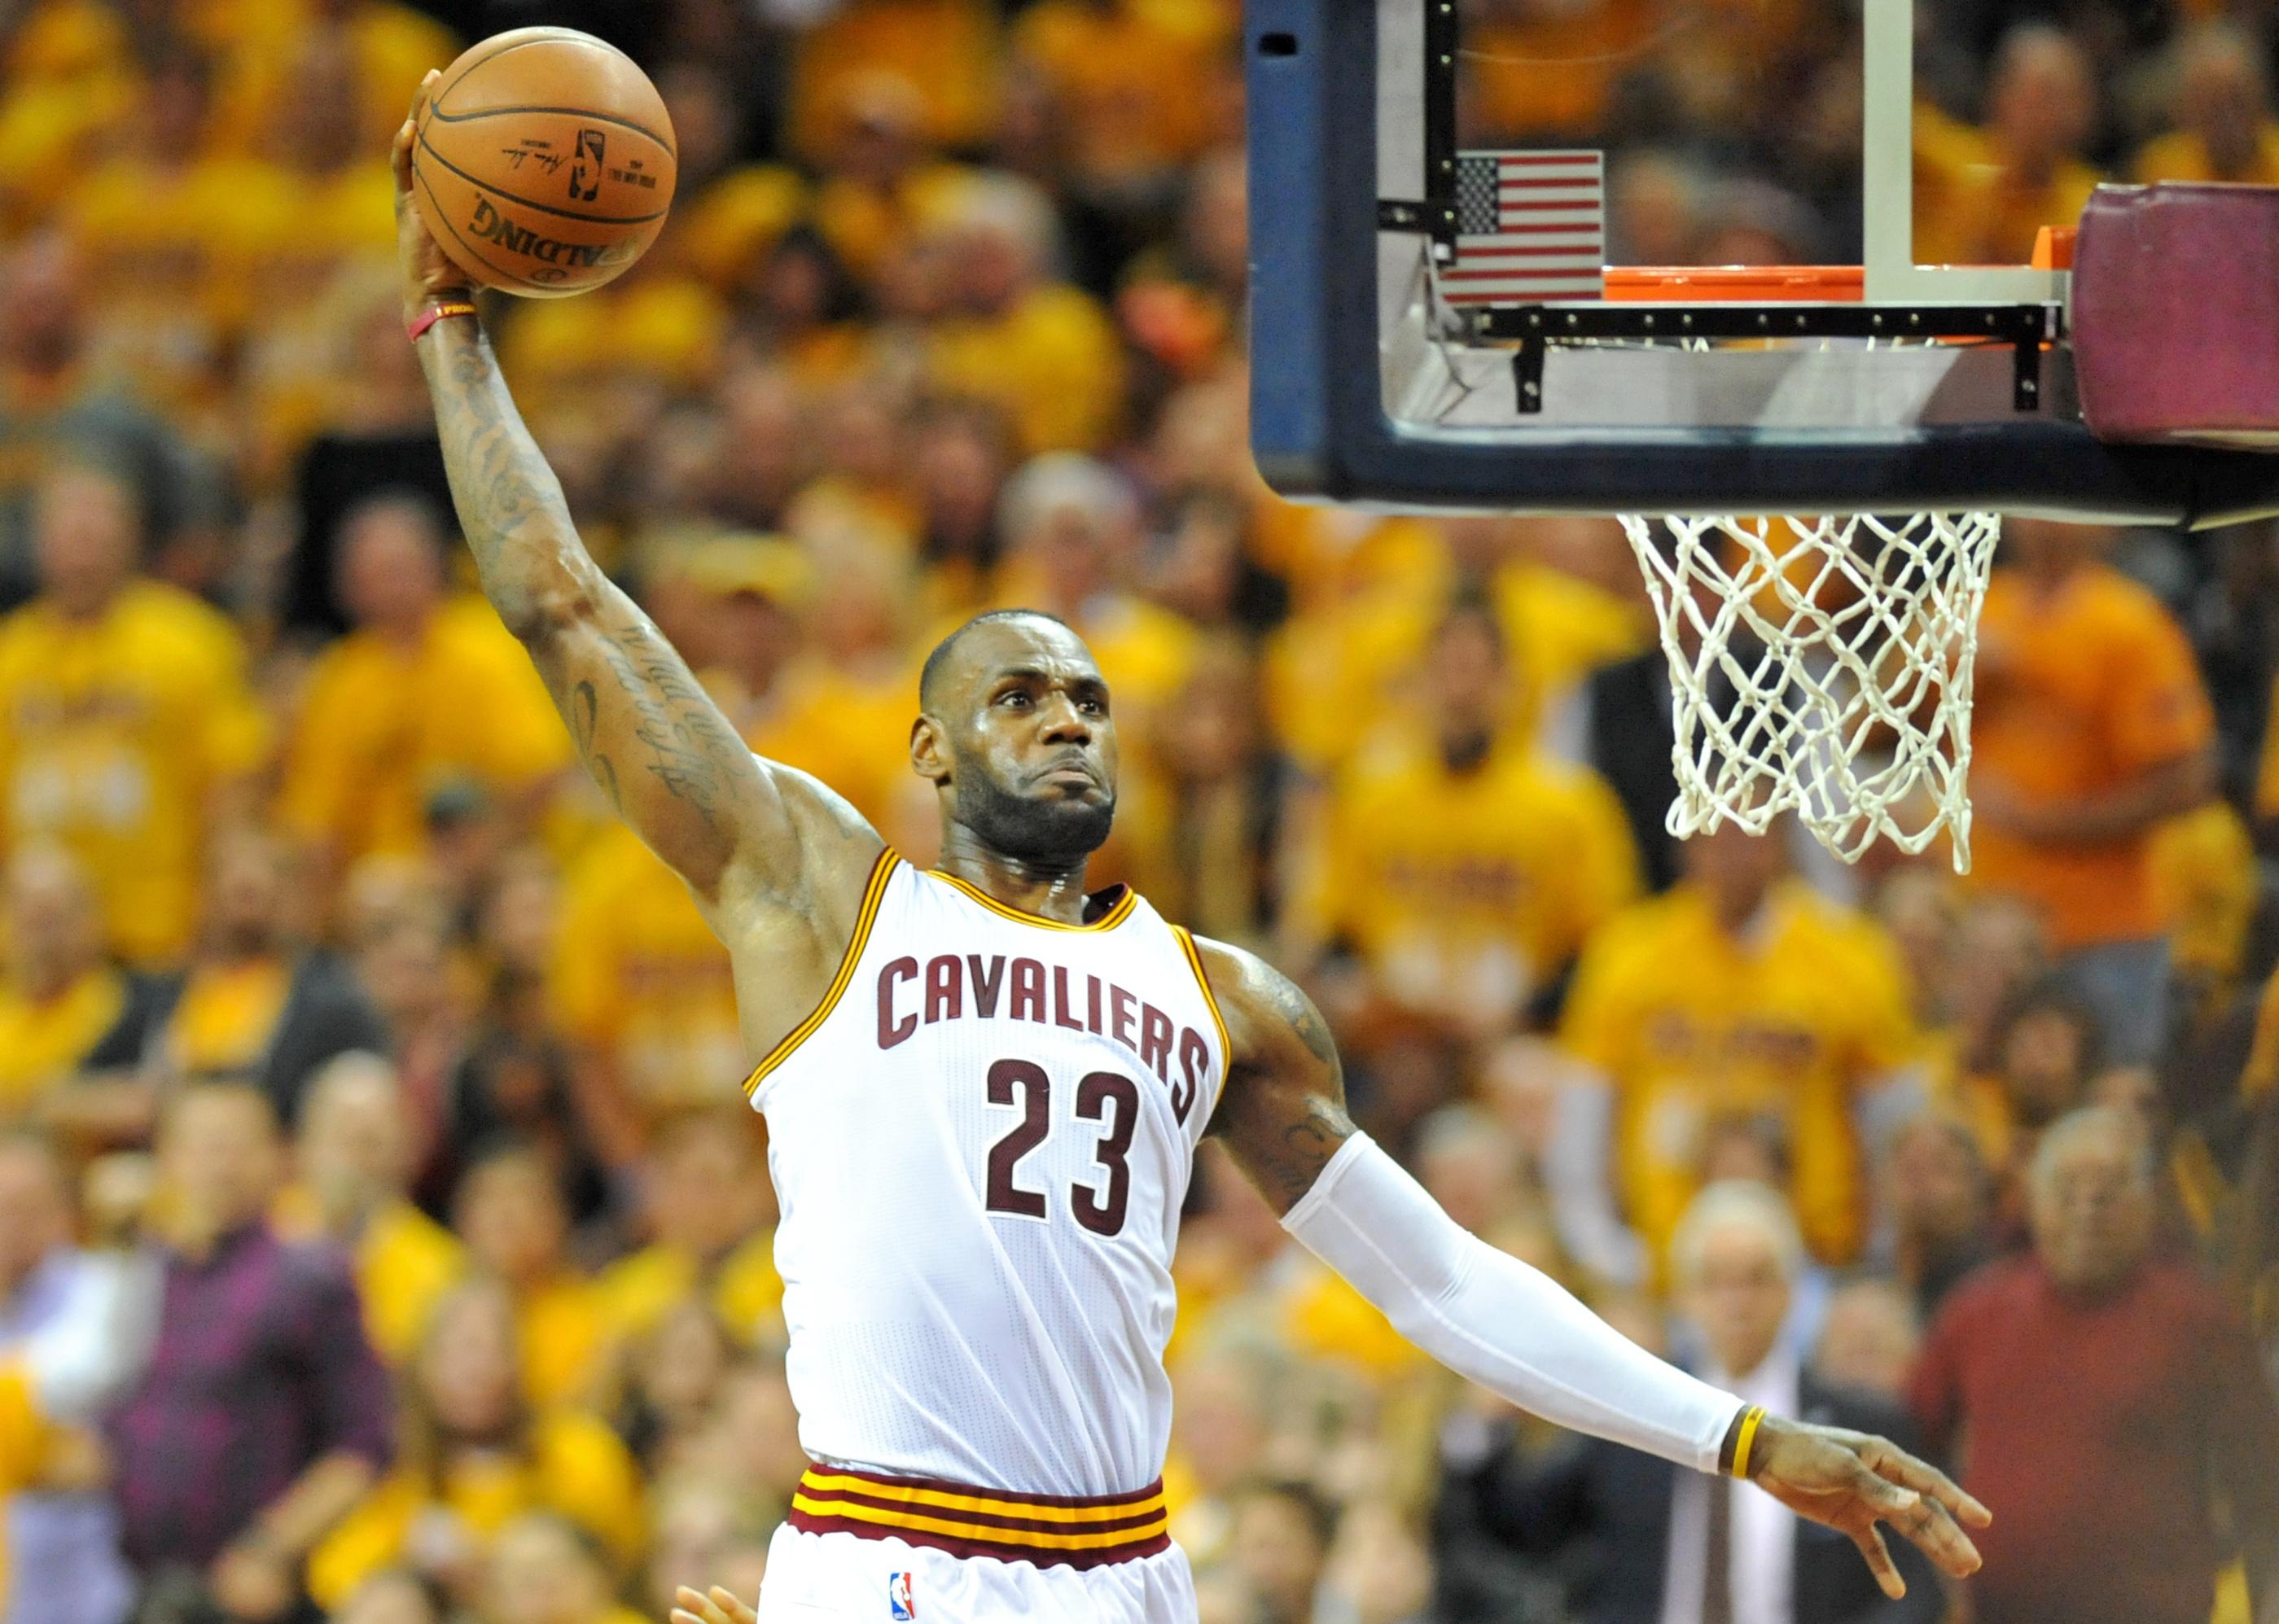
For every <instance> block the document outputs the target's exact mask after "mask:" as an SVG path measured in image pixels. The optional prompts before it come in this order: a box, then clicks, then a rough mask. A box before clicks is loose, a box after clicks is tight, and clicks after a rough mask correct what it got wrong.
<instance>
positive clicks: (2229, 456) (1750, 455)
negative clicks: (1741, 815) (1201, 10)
mask: <svg viewBox="0 0 2279 1624" xmlns="http://www.w3.org/2000/svg"><path fill="white" fill-rule="evenodd" d="M1426 3H1427V0H1419V4H1426ZM1244 51H1245V56H1246V58H1247V81H1248V82H1247V94H1248V116H1249V124H1250V142H1249V164H1250V287H1251V315H1250V346H1251V372H1250V387H1251V445H1252V450H1253V452H1254V454H1255V456H1256V458H1257V462H1258V466H1259V470H1260V471H1261V473H1262V474H1263V475H1264V476H1265V478H1266V480H1267V482H1268V483H1269V484H1270V485H1271V486H1273V487H1274V488H1275V489H1276V490H1277V491H1278V492H1280V493H1281V494H1284V495H1285V496H1289V497H1293V498H1296V499H1300V500H1316V501H1326V502H1345V503H1352V504H1356V505H1362V506H1370V507H1377V508H1383V509H1394V510H1401V511H1423V512H1432V511H1449V512H1481V511H1496V512H1581V513H1612V512H1633V513H1653V514H1659V513H1703V512H1805V513H1814V512H1860V511H1871V512H1897V511H1901V510H1915V511H1942V512H1951V511H1961V510H1965V509H1995V510H1999V511H2004V512H2020V513H2039V514H2046V515H2050V516H2053V517H2069V518H2078V519H2083V520H2103V521H2108V522H2125V523H2139V524H2160V525H2189V526H2193V527H2205V526H2210V525H2222V524H2233V523H2238V522H2241V521H2244V520H2246V519H2251V518H2257V517H2268V516H2270V515H2273V514H2279V456H2273V455H2267V454H2264V453H2259V452H2250V451H2231V450H2220V449H2214V448H2207V449H2202V448H2187V447H2120V446H2107V445H2105V444H2103V443H2101V442H2100V441H2099V440H2097V439H2096V437H2095V436H2094V435H2092V434H2091V433H2090V432H2089V430H2088V429H2087V428H2086V427H2084V426H2083V425H2080V424H2078V423H2075V422H2067V421H2061V420H2053V419H2049V418H2036V419H2031V420H2020V421H2018V422H2014V423H1986V424H1958V425H1929V426H1915V427H1907V428H1899V429H1891V430H1876V429H1856V428H1846V429H1834V428H1831V429H1826V430H1817V431H1815V430H1809V429H1793V428H1780V429H1776V428H1746V429H1735V428H1701V429H1683V428H1675V429H1672V428H1646V429H1641V428H1548V427H1546V428H1539V429H1529V430H1527V431H1525V433H1523V434H1514V433H1509V432H1506V431H1495V430H1480V429H1450V428H1432V427H1422V426H1417V425H1408V424H1403V423H1399V422H1396V421H1394V420H1393V418H1392V417H1389V416H1388V415H1387V413H1386V412H1385V408H1384V404H1383V395H1382V380H1381V372H1380V369H1381V365H1382V363H1381V360H1380V357H1379V355H1378V345H1377V336H1378V335H1377V214H1378V203H1379V199H1378V196H1377V0H1247V4H1246V14H1245V27H1244Z"/></svg>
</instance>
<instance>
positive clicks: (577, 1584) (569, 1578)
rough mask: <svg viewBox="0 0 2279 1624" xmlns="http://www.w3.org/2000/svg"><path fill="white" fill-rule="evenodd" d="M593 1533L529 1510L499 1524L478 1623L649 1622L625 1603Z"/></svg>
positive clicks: (615, 1623) (587, 1623) (563, 1519)
mask: <svg viewBox="0 0 2279 1624" xmlns="http://www.w3.org/2000/svg"><path fill="white" fill-rule="evenodd" d="M616 1590H617V1584H616V1581H615V1579H614V1577H613V1576H612V1574H610V1565H609V1563H608V1561H607V1560H606V1559H605V1558H604V1556H603V1554H602V1551H601V1549H600V1547H599V1545H598V1544H596V1543H595V1539H594V1536H592V1535H590V1534H588V1533H587V1532H586V1531H585V1530H584V1529H582V1528H579V1526H578V1525H577V1524H576V1523H574V1522H572V1521H570V1520H569V1519H568V1518H566V1517H563V1516H559V1515H557V1514H556V1513H551V1512H527V1513H524V1514H523V1515H522V1516H519V1517H517V1518H516V1519H515V1520H514V1521H511V1522H510V1523H508V1524H507V1525H506V1526H505V1527H504V1528H501V1529H500V1530H499V1533H498V1536H497V1537H496V1538H495V1539H494V1540H493V1541H492V1542H491V1555H490V1560H489V1561H488V1562H487V1564H486V1565H485V1568H484V1579H483V1587H482V1600H481V1604H480V1606H478V1608H477V1609H476V1612H475V1618H476V1619H477V1620H478V1621H479V1624H648V1620H646V1619H644V1618H643V1617H642V1615H641V1614H640V1613H635V1612H633V1610H632V1609H630V1608H627V1607H621V1606H619V1605H618V1602H617V1599H616Z"/></svg>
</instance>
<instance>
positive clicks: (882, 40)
mask: <svg viewBox="0 0 2279 1624" xmlns="http://www.w3.org/2000/svg"><path fill="white" fill-rule="evenodd" d="M998 50H999V41H998V38H997V19H996V16H995V14H994V11H993V10H992V9H991V8H990V7H988V6H986V5H982V4H978V0H852V3H851V4H847V5H844V6H841V7H840V8H839V9H838V10H837V11H834V12H833V13H831V14H830V15H829V16H828V18H827V19H826V20H825V21H824V22H823V24H822V26H821V27H817V28H815V29H814V30H812V31H811V32H810V33H809V34H807V35H806V37H805V38H804V39H802V41H801V42H800V47H799V57H798V61H797V65H796V66H795V68H794V75H793V80H792V107H791V128H790V132H789V134H790V137H791V144H792V147H793V149H794V151H796V152H797V153H798V154H799V155H800V156H801V157H805V158H808V159H810V160H813V161H823V160H825V159H826V158H827V157H829V156H830V155H832V154H833V152H834V151H835V150H836V149H837V144H838V141H839V138H840V134H841V132H842V130H843V128H844V126H843V125H842V123H841V120H844V119H850V118H854V117H859V111H860V110H861V109H863V108H864V107H865V106H866V105H867V104H868V98H869V97H870V96H871V95H873V94H875V86H876V83H877V81H878V80H881V79H891V80H894V81H897V82H899V83H900V84H902V85H903V86H905V87H907V88H908V90H909V94H910V95H911V96H913V97H914V98H915V103H916V105H915V112H916V118H915V119H914V124H915V126H916V128H917V130H918V131H919V132H921V133H922V134H923V136H924V139H925V141H926V142H928V143H929V144H931V145H934V146H938V147H948V148H970V147H972V146H974V145H976V144H977V143H978V138H979V137H980V135H981V134H982V133H983V131H984V129H985V128H986V120H987V119H988V118H989V115H990V113H991V111H992V108H993V103H994V101H995V99H996V95H997V55H998Z"/></svg>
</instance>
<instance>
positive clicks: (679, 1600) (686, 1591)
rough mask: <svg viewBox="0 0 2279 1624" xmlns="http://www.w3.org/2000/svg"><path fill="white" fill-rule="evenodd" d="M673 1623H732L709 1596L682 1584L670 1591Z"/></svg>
mask: <svg viewBox="0 0 2279 1624" xmlns="http://www.w3.org/2000/svg"><path fill="white" fill-rule="evenodd" d="M672 1599H673V1602H674V1604H675V1605H674V1607H673V1609H672V1618H673V1624H733V1620H731V1619H730V1618H729V1616H728V1615H727V1614H726V1613H723V1612H721V1611H720V1609H719V1606H718V1605H717V1604H716V1603H715V1602H714V1601H713V1600H712V1598H711V1597H709V1596H706V1595H705V1594H703V1592H702V1591H700V1590H694V1589H692V1588H691V1587H689V1586H687V1585H685V1584H684V1585H682V1586H681V1587H680V1588H679V1590H675V1591H674V1592H673V1593H672Z"/></svg>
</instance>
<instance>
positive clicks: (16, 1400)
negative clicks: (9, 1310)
mask: <svg viewBox="0 0 2279 1624" xmlns="http://www.w3.org/2000/svg"><path fill="white" fill-rule="evenodd" d="M47 1449H48V1426H47V1423H46V1422H45V1421H43V1420H42V1418H41V1416H40V1413H39V1411H38V1410H37V1409H36V1408H35V1407H34V1406H33V1403H32V1384H31V1381H30V1379H29V1378H28V1377H27V1376H26V1375H24V1373H23V1372H22V1371H21V1370H19V1369H18V1368H16V1367H12V1366H0V1505H5V1504H6V1502H7V1501H8V1500H9V1499H10V1498H12V1497H14V1496H16V1495H18V1494H20V1493H22V1492H23V1491H24V1490H27V1489H28V1488H30V1487H32V1485H34V1484H35V1483H36V1482H39V1481H40V1473H41V1470H42V1457H43V1456H44V1455H45V1454H46V1452H47ZM7 1593H8V1544H7V1533H6V1528H5V1527H4V1525H0V1596H4V1595H6V1594H7Z"/></svg>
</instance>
